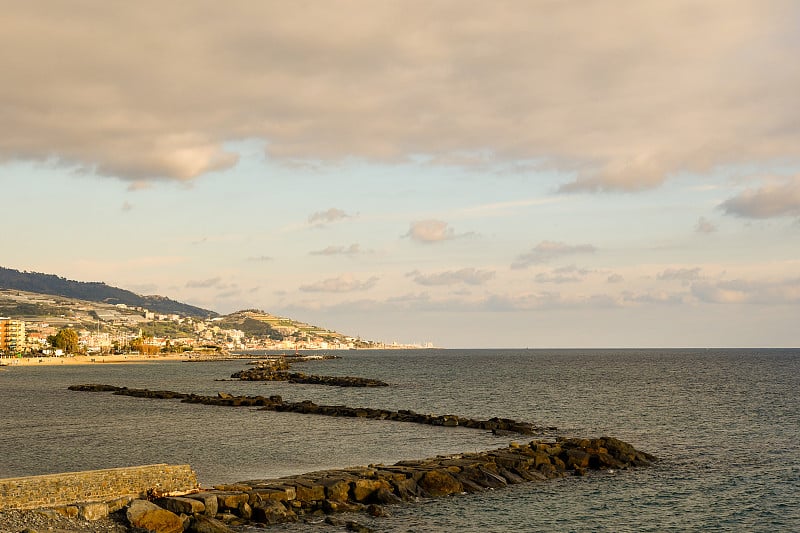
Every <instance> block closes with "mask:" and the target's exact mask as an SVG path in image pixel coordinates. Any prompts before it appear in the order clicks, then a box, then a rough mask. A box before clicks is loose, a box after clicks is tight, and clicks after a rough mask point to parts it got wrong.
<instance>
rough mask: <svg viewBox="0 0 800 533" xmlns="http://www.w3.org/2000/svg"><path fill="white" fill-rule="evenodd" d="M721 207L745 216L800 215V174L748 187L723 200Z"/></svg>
mask: <svg viewBox="0 0 800 533" xmlns="http://www.w3.org/2000/svg"><path fill="white" fill-rule="evenodd" d="M720 208H722V210H723V211H725V213H726V214H728V215H735V216H739V217H744V218H774V217H785V216H790V217H800V176H796V177H794V178H792V179H789V180H785V181H782V182H779V183H771V184H768V185H765V186H763V187H761V188H759V189H748V190H746V191H744V192H742V193H741V194H738V195H737V196H734V197H733V198H729V199H728V200H725V201H724V202H722V204H720Z"/></svg>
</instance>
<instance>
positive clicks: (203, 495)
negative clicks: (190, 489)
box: [186, 492, 219, 518]
mask: <svg viewBox="0 0 800 533" xmlns="http://www.w3.org/2000/svg"><path fill="white" fill-rule="evenodd" d="M186 497H187V498H191V499H193V500H198V501H200V502H203V506H204V507H205V511H203V512H204V513H205V515H206V516H210V517H212V518H213V517H215V516H217V511H219V503H218V502H217V497H216V496H214V495H213V494H209V493H207V492H198V493H197V494H189V495H187V496H186Z"/></svg>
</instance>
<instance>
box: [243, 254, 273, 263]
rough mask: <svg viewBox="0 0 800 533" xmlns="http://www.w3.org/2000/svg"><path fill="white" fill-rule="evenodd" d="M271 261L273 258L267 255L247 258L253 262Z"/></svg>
mask: <svg viewBox="0 0 800 533" xmlns="http://www.w3.org/2000/svg"><path fill="white" fill-rule="evenodd" d="M273 259H274V258H273V257H271V256H269V255H259V256H252V257H248V258H247V260H248V261H255V262H266V261H272V260H273Z"/></svg>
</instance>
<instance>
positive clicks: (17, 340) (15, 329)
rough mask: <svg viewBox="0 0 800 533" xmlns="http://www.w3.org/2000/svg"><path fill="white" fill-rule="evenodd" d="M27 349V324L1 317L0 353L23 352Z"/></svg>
mask: <svg viewBox="0 0 800 533" xmlns="http://www.w3.org/2000/svg"><path fill="white" fill-rule="evenodd" d="M24 349H25V322H23V321H22V320H12V319H10V318H7V317H0V351H4V352H12V353H13V352H21V351H23V350H24Z"/></svg>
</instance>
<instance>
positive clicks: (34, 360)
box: [0, 353, 197, 368]
mask: <svg viewBox="0 0 800 533" xmlns="http://www.w3.org/2000/svg"><path fill="white" fill-rule="evenodd" d="M193 357H197V356H192V355H189V354H177V353H176V354H164V355H141V354H120V355H72V356H67V357H0V367H6V368H8V367H15V366H59V365H97V364H107V363H112V364H113V363H159V362H165V361H191V360H192V359H193Z"/></svg>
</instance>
